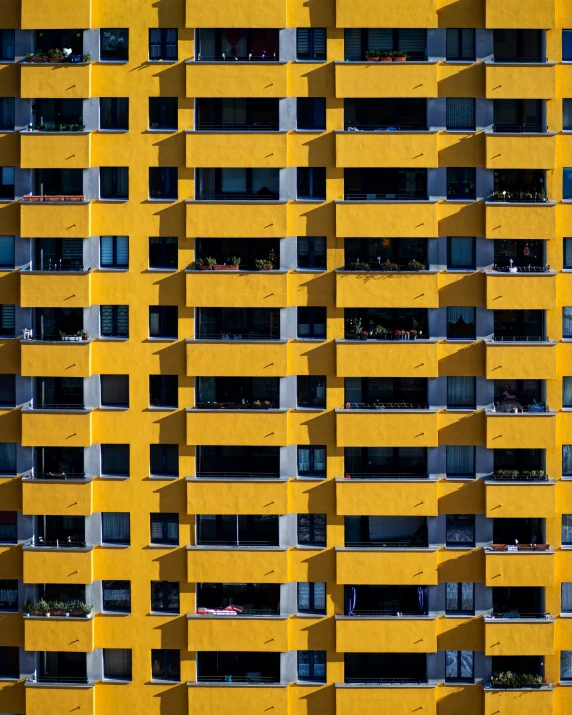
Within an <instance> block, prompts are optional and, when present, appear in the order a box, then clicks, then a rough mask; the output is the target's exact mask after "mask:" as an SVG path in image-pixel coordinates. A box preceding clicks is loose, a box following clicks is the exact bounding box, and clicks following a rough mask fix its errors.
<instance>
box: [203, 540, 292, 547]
mask: <svg viewBox="0 0 572 715" xmlns="http://www.w3.org/2000/svg"><path fill="white" fill-rule="evenodd" d="M197 546H228V547H230V548H236V549H240V548H242V547H247V546H271V547H277V546H280V544H279V543H278V539H275V540H272V541H269V540H268V539H263V540H252V541H250V540H242V539H239V540H232V541H230V540H229V541H225V540H224V539H222V540H218V539H217V540H212V541H211V540H205V539H197Z"/></svg>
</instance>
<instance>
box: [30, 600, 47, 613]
mask: <svg viewBox="0 0 572 715" xmlns="http://www.w3.org/2000/svg"><path fill="white" fill-rule="evenodd" d="M33 610H34V611H36V612H39V613H48V611H49V610H50V604H49V603H48V602H47V601H44V599H43V598H41V599H40V600H39V601H35V602H34V604H33Z"/></svg>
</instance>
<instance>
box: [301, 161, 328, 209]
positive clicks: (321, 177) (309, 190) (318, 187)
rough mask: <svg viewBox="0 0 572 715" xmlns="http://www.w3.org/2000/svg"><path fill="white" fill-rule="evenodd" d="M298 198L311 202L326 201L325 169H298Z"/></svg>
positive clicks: (303, 167)
mask: <svg viewBox="0 0 572 715" xmlns="http://www.w3.org/2000/svg"><path fill="white" fill-rule="evenodd" d="M298 198H299V199H306V200H312V201H325V200H326V169H325V168H324V167H312V166H301V167H300V166H299V167H298Z"/></svg>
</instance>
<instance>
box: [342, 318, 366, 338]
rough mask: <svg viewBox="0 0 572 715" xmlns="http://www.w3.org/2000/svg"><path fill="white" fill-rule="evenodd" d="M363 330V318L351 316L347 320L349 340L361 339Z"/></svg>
mask: <svg viewBox="0 0 572 715" xmlns="http://www.w3.org/2000/svg"><path fill="white" fill-rule="evenodd" d="M362 330H363V326H362V322H361V318H350V319H349V320H348V321H347V329H346V335H348V336H349V338H348V339H349V340H359V339H360V336H361V333H362Z"/></svg>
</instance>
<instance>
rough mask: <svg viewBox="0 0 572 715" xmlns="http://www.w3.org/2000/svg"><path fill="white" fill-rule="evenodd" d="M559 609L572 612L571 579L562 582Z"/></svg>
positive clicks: (562, 611) (563, 611)
mask: <svg viewBox="0 0 572 715" xmlns="http://www.w3.org/2000/svg"><path fill="white" fill-rule="evenodd" d="M560 611H561V613H572V581H566V582H563V583H562V592H561V603H560Z"/></svg>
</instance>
